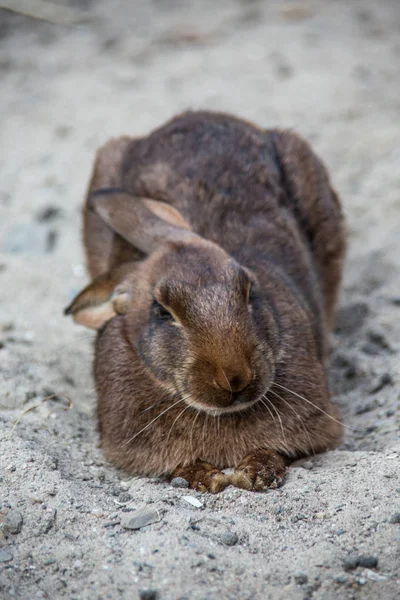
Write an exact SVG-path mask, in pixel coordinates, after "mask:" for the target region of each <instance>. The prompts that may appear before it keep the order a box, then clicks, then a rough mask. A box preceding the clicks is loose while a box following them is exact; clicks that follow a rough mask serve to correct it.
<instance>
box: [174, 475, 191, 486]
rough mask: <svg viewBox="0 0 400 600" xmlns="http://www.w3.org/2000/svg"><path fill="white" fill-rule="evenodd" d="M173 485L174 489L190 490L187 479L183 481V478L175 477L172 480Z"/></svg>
mask: <svg viewBox="0 0 400 600" xmlns="http://www.w3.org/2000/svg"><path fill="white" fill-rule="evenodd" d="M171 485H172V487H174V488H188V487H189V482H188V481H186V479H183V477H174V478H173V479H172V480H171Z"/></svg>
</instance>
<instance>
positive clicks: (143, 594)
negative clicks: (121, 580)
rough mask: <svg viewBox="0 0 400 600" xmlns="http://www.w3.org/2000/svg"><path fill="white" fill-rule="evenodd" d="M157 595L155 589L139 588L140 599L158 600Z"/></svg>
mask: <svg viewBox="0 0 400 600" xmlns="http://www.w3.org/2000/svg"><path fill="white" fill-rule="evenodd" d="M159 597H160V596H159V595H158V592H157V590H139V598H140V600H158V598H159Z"/></svg>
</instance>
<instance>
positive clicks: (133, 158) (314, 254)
mask: <svg viewBox="0 0 400 600" xmlns="http://www.w3.org/2000/svg"><path fill="white" fill-rule="evenodd" d="M84 242H85V248H86V255H87V263H88V269H89V273H90V275H91V277H92V278H93V279H94V280H93V282H92V283H91V284H90V285H89V286H88V287H86V288H85V289H84V290H83V291H82V292H81V293H80V294H79V296H78V297H77V298H76V299H75V300H74V301H73V302H72V304H71V305H70V306H69V307H68V308H67V309H66V313H67V314H72V315H73V317H74V319H75V320H76V322H78V323H81V324H83V325H86V326H89V327H94V328H96V329H98V334H97V339H96V346H95V363H94V373H95V379H96V385H97V393H98V415H99V428H100V437H101V444H102V448H103V450H104V453H105V455H106V457H107V458H108V459H109V460H110V461H112V462H113V463H114V464H115V465H116V466H118V467H121V468H123V469H125V470H126V471H128V472H129V473H135V474H153V475H154V474H163V473H164V474H168V475H170V476H172V477H176V476H181V477H183V478H185V479H186V480H187V481H188V482H189V485H190V486H191V487H193V488H195V489H198V490H202V491H211V492H217V491H219V490H221V489H223V488H224V487H225V486H226V485H228V484H230V483H231V484H233V485H236V486H237V487H241V488H245V489H256V490H259V489H263V488H267V487H274V486H277V485H279V484H280V483H281V482H282V480H283V477H284V472H285V468H286V465H287V464H288V463H289V462H290V461H291V460H293V459H294V458H296V457H299V456H305V455H308V454H310V453H315V452H321V451H323V450H326V449H328V448H332V447H334V446H335V445H336V444H337V442H338V440H339V439H340V437H341V434H342V427H341V425H340V423H339V421H338V420H337V410H336V409H335V407H334V406H333V405H332V404H331V402H330V400H329V392H328V387H327V377H326V356H327V349H328V334H329V330H330V328H331V325H332V318H333V310H334V306H335V302H336V296H337V291H338V286H339V283H340V279H341V271H342V262H343V256H344V250H345V233H344V220H343V215H342V211H341V207H340V203H339V200H338V197H337V195H336V194H335V192H334V191H333V190H332V188H331V186H330V183H329V179H328V176H327V173H326V171H325V169H324V167H323V165H322V164H321V162H320V161H319V160H318V158H317V157H316V156H315V155H314V154H313V152H312V150H311V149H310V147H309V145H308V144H307V143H306V142H304V141H303V140H302V139H301V138H299V137H298V136H296V135H295V134H293V133H291V132H289V131H278V130H269V131H264V130H261V129H258V128H256V127H254V126H253V125H251V124H249V123H246V122H244V121H241V120H238V119H235V118H233V117H231V116H228V115H224V114H213V113H207V112H188V113H184V114H183V115H181V116H178V117H176V118H174V119H173V120H172V121H170V122H169V123H167V124H166V125H165V126H163V127H161V128H160V129H158V130H156V131H155V132H153V133H152V134H151V135H149V136H148V137H146V138H142V139H130V138H127V137H124V138H119V139H116V140H111V141H110V142H108V143H107V144H106V145H105V146H104V147H103V148H101V149H100V151H99V152H98V154H97V159H96V163H95V167H94V173H93V176H92V180H91V183H90V186H89V191H88V195H87V200H86V205H85V208H84ZM227 467H233V468H234V471H233V473H231V474H227V473H223V472H222V471H221V470H222V469H225V468H227Z"/></svg>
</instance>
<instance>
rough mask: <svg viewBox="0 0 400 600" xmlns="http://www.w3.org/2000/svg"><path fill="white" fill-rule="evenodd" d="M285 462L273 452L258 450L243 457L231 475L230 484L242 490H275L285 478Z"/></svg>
mask: <svg viewBox="0 0 400 600" xmlns="http://www.w3.org/2000/svg"><path fill="white" fill-rule="evenodd" d="M285 471H286V461H285V459H284V457H283V456H282V455H280V454H278V452H275V451H274V450H258V451H256V452H253V453H252V454H248V455H247V456H245V457H244V459H243V460H242V461H241V463H240V464H239V466H238V467H236V469H235V471H234V472H233V473H232V475H231V484H232V485H234V486H235V487H238V488H241V489H244V490H256V491H258V490H264V489H266V488H277V487H279V486H280V485H282V483H283V480H284V478H285Z"/></svg>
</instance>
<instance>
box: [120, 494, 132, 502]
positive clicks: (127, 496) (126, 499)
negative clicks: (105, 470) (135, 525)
mask: <svg viewBox="0 0 400 600" xmlns="http://www.w3.org/2000/svg"><path fill="white" fill-rule="evenodd" d="M118 500H119V501H120V502H129V501H130V500H132V496H131V495H130V493H129V492H122V494H120V495H119V498H118Z"/></svg>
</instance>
